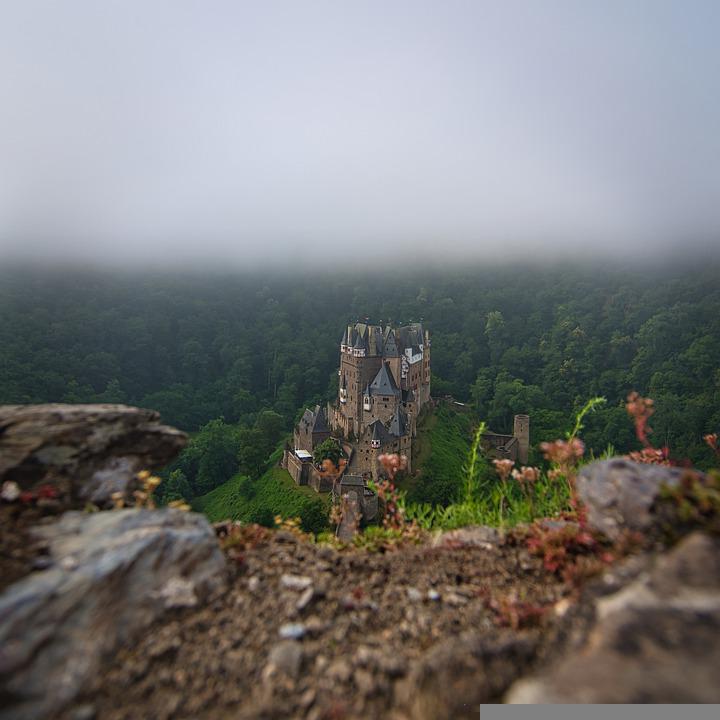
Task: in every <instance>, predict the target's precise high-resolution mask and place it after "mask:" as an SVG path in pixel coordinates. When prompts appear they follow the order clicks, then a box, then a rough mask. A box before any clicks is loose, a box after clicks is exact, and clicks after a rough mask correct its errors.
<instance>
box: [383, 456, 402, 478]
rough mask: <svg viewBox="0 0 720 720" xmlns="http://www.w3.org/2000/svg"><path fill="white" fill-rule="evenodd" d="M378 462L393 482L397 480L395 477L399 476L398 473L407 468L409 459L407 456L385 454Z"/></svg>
mask: <svg viewBox="0 0 720 720" xmlns="http://www.w3.org/2000/svg"><path fill="white" fill-rule="evenodd" d="M378 460H379V461H380V464H381V465H382V466H383V469H384V470H385V472H386V473H387V476H388V477H389V478H390V479H391V480H394V479H395V475H397V473H398V472H400V471H401V470H405V469H406V468H407V458H406V457H405V455H398V454H397V453H385V454H383V455H380V456H379V457H378Z"/></svg>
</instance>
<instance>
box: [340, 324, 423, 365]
mask: <svg viewBox="0 0 720 720" xmlns="http://www.w3.org/2000/svg"><path fill="white" fill-rule="evenodd" d="M424 341H425V332H424V330H423V326H422V324H421V323H410V325H405V326H403V327H400V328H397V329H394V328H392V327H391V326H390V325H386V326H385V327H382V326H380V325H369V324H367V323H362V322H358V323H355V324H354V325H348V326H347V327H346V328H345V332H344V333H343V338H342V340H341V341H340V344H341V345H348V346H350V347H352V348H358V349H360V348H363V349H364V350H365V352H366V354H367V355H368V357H381V356H385V357H389V358H390V357H399V356H400V355H402V354H403V353H404V351H405V348H413V354H414V355H417V354H418V353H419V352H420V350H419V349H418V348H419V347H420V345H423V344H424Z"/></svg>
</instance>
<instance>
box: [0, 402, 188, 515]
mask: <svg viewBox="0 0 720 720" xmlns="http://www.w3.org/2000/svg"><path fill="white" fill-rule="evenodd" d="M186 443H187V436H186V435H185V433H182V432H180V431H179V430H176V429H175V428H171V427H168V426H166V425H162V424H161V423H160V415H159V414H158V413H157V412H155V411H153V410H143V409H141V408H135V407H128V406H126V405H60V404H51V405H3V406H0V485H1V484H2V483H3V482H4V481H11V482H16V483H17V484H18V485H19V487H20V488H21V489H22V490H32V489H34V488H36V487H38V486H40V485H44V484H48V483H49V484H52V485H54V486H55V487H56V488H57V489H58V491H59V492H60V494H61V498H62V501H63V505H64V507H82V506H84V505H85V504H86V503H88V502H90V503H93V504H95V505H98V506H100V507H103V506H107V505H109V504H110V503H111V500H110V497H111V495H112V494H113V493H115V492H121V493H123V494H125V495H128V494H129V493H130V492H131V491H132V489H133V483H134V478H135V474H136V473H137V472H138V471H139V470H144V469H147V470H154V469H159V468H161V467H163V466H164V465H166V464H167V463H168V462H169V461H170V460H172V459H173V458H174V457H175V456H176V455H177V454H178V453H179V452H180V450H182V449H183V447H185V445H186Z"/></svg>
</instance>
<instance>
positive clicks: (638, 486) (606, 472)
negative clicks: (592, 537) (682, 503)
mask: <svg viewBox="0 0 720 720" xmlns="http://www.w3.org/2000/svg"><path fill="white" fill-rule="evenodd" d="M687 472H688V470H686V469H683V468H677V467H666V466H663V465H643V464H640V463H635V462H631V461H630V460H624V459H622V458H615V459H613V460H602V461H598V462H593V463H590V464H589V465H586V466H585V467H584V468H582V470H581V471H580V474H579V475H578V478H577V491H578V496H579V498H580V500H581V501H582V502H583V503H584V504H585V506H586V508H587V511H588V522H589V524H590V527H592V528H593V529H595V530H598V531H600V532H602V533H604V534H605V535H606V536H607V537H609V538H610V539H611V540H614V539H616V538H617V537H618V536H619V535H620V533H621V531H622V530H623V529H625V528H627V529H630V530H639V531H646V530H648V529H649V528H650V527H651V526H652V525H653V522H654V517H653V505H654V504H655V501H656V500H657V499H658V497H659V495H660V490H661V488H662V486H663V485H667V486H669V487H674V486H676V485H677V484H678V483H679V482H680V478H681V477H682V476H683V474H684V473H687ZM698 475H699V476H701V477H703V475H702V473H698Z"/></svg>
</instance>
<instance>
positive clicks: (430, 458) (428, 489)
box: [400, 405, 472, 505]
mask: <svg viewBox="0 0 720 720" xmlns="http://www.w3.org/2000/svg"><path fill="white" fill-rule="evenodd" d="M471 433H472V422H471V418H470V417H469V416H468V415H467V414H465V413H462V412H459V411H458V410H455V409H454V408H451V407H449V406H447V405H441V406H439V407H437V408H435V409H434V410H432V411H429V412H426V413H423V414H422V415H421V416H420V418H419V419H418V436H417V438H416V439H415V440H414V442H413V471H414V474H413V475H412V476H410V477H409V478H406V479H404V480H403V481H402V482H401V483H400V488H401V489H402V490H404V491H406V492H407V495H408V499H409V500H411V501H412V502H417V503H424V502H428V503H431V504H433V505H448V504H450V503H452V502H455V501H457V500H458V499H460V497H461V496H462V492H463V482H464V480H463V479H464V477H465V474H464V472H463V466H464V464H465V459H466V457H467V456H468V453H469V452H470V447H471V441H472V435H471Z"/></svg>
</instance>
